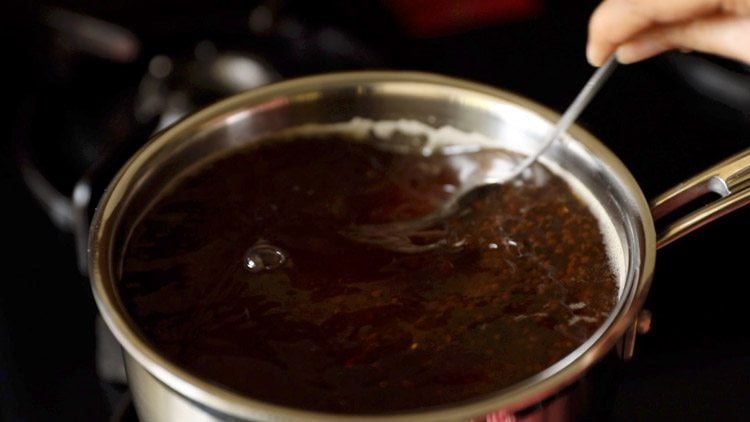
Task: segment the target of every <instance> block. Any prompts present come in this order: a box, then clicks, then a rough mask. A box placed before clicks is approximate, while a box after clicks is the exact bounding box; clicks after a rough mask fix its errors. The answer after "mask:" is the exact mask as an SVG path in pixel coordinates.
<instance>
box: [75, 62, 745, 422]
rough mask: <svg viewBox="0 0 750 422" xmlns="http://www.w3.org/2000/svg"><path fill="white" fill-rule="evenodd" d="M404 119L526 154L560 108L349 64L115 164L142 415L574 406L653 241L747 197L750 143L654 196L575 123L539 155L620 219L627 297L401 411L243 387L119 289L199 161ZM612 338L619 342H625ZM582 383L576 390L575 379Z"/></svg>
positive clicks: (113, 195) (93, 256)
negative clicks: (551, 340)
mask: <svg viewBox="0 0 750 422" xmlns="http://www.w3.org/2000/svg"><path fill="white" fill-rule="evenodd" d="M355 117H361V118H366V119H371V120H375V121H381V120H399V119H409V120H416V121H419V122H422V123H424V124H426V125H429V126H432V127H441V126H451V127H453V128H456V129H459V130H461V131H465V132H470V133H471V132H476V133H478V134H481V135H484V136H485V137H488V138H491V139H494V140H497V142H498V145H499V146H504V147H507V148H510V149H513V150H516V151H519V152H522V153H528V152H531V151H534V150H535V148H536V147H537V146H538V144H539V143H540V142H541V141H542V138H543V137H544V135H545V134H546V133H547V131H548V130H549V128H550V126H551V124H552V122H555V121H557V120H558V118H559V116H558V115H557V114H556V113H554V112H552V111H551V110H548V109H546V108H544V107H542V106H540V105H538V104H535V103H533V102H531V101H529V100H527V99H524V98H521V97H519V96H516V95H514V94H511V93H508V92H505V91H503V90H499V89H496V88H493V87H488V86H484V85H480V84H476V83H472V82H468V81H463V80H457V79H452V78H447V77H443V76H438V75H431V74H423V73H408V72H351V73H336V74H328V75H321V76H312V77H306V78H301V79H296V80H290V81H286V82H281V83H277V84H274V85H269V86H267V87H263V88H259V89H255V90H251V91H248V92H246V93H243V94H239V95H237V96H234V97H231V98H228V99H226V100H223V101H221V102H219V103H217V104H215V105H212V106H210V107H208V108H205V109H203V110H201V111H199V112H197V113H195V114H193V115H191V116H189V117H188V118H186V119H184V120H182V121H180V122H178V123H177V124H176V125H174V126H172V127H170V128H168V129H166V130H165V131H163V132H161V133H159V134H157V135H156V136H154V137H153V138H152V139H151V140H150V141H149V142H148V143H147V144H146V145H145V146H144V147H143V148H141V149H140V150H139V151H138V152H137V153H136V154H135V155H134V156H133V157H132V158H131V159H130V160H129V161H128V162H127V164H126V165H125V166H124V167H123V168H122V169H121V170H120V172H119V173H118V174H117V176H116V177H115V178H114V179H113V181H112V182H111V184H110V186H109V188H108V190H107V191H106V193H105V195H104V197H103V198H102V200H101V202H100V204H99V207H98V208H97V211H96V214H95V216H94V220H93V223H92V226H91V227H92V230H91V236H90V241H89V257H90V268H89V269H90V277H91V283H92V288H93V292H94V295H95V298H96V301H97V304H98V307H99V310H100V312H101V314H102V316H103V318H104V320H105V321H106V323H107V325H108V326H109V328H110V329H111V330H112V332H113V333H114V334H115V336H116V337H117V339H118V341H119V342H120V343H121V345H122V347H123V348H124V351H125V359H126V368H127V373H128V382H129V385H130V388H131V391H132V394H133V400H134V403H135V406H136V409H137V412H138V415H139V417H140V419H141V420H143V421H175V420H179V421H183V420H227V419H229V420H257V421H282V420H284V421H287V420H291V421H303V420H304V421H361V420H373V421H394V420H402V419H407V420H413V421H430V422H435V421H449V420H450V421H467V420H488V421H489V420H491V421H501V420H529V421H533V420H547V419H544V418H546V417H549V416H551V415H553V416H554V418H555V419H554V420H566V419H572V418H573V417H574V416H575V415H576V414H577V413H576V412H577V411H578V410H579V409H575V406H573V405H572V404H571V402H572V399H571V398H572V397H575V396H576V394H577V393H576V392H575V391H576V387H577V386H578V385H580V384H581V383H580V381H582V380H585V379H586V377H587V376H589V374H590V373H591V372H592V371H593V370H594V369H595V367H596V366H597V365H599V364H600V363H601V362H602V361H603V359H604V358H605V357H607V356H611V355H613V354H614V351H615V350H619V351H620V355H621V356H624V357H626V358H627V357H628V356H629V355H630V354H631V353H632V348H633V342H634V340H635V333H636V330H637V326H638V322H639V313H640V311H641V306H642V304H643V302H644V300H645V298H646V295H647V292H648V289H649V284H650V281H651V277H652V274H653V271H654V266H655V261H656V251H657V249H658V248H660V247H662V246H664V245H667V244H668V243H670V242H672V241H674V240H677V239H678V238H679V237H681V236H683V235H685V234H687V233H689V232H690V231H692V230H694V229H696V228H698V227H700V226H701V225H703V224H706V223H708V222H710V221H711V220H713V219H715V218H718V217H720V216H722V215H724V214H726V213H729V212H731V211H732V210H736V209H738V208H740V207H742V206H744V205H747V204H748V203H750V150H746V151H743V152H741V153H739V154H738V155H736V156H734V157H731V158H729V159H728V160H726V161H725V162H723V163H721V164H719V165H717V166H716V167H714V168H712V169H709V170H707V171H706V172H704V173H701V174H699V175H697V176H695V177H694V178H691V179H690V180H687V181H685V182H684V183H681V184H680V185H678V186H677V187H675V188H674V189H672V190H670V191H669V192H667V193H665V194H664V195H662V196H660V197H658V198H656V199H654V200H653V201H652V202H651V204H649V202H648V201H647V200H646V199H645V198H644V195H643V193H642V191H641V188H640V187H639V185H638V183H637V182H636V180H635V179H634V178H633V176H632V175H631V174H630V172H629V171H628V169H627V168H626V167H625V166H624V165H623V164H622V163H621V162H620V160H619V159H618V158H617V157H616V156H615V155H614V154H613V153H612V152H610V151H609V150H608V149H607V148H606V147H605V146H604V145H603V144H602V143H601V142H600V141H598V140H597V139H596V138H595V137H594V136H592V135H591V134H589V133H587V132H586V131H585V130H583V129H582V128H581V127H578V126H575V127H573V128H572V129H571V130H570V131H569V132H568V134H567V135H565V136H564V137H563V138H562V139H561V141H560V142H556V143H555V144H554V145H553V146H552V147H551V148H549V149H548V150H547V151H546V152H545V154H544V155H543V156H542V157H541V161H542V162H543V163H548V164H551V165H554V166H556V167H558V168H559V169H560V170H561V171H563V172H565V173H566V174H567V175H569V176H571V177H572V178H573V179H575V180H576V181H577V182H579V183H580V184H581V185H582V186H584V187H585V189H586V190H588V191H589V192H590V194H591V195H590V196H591V197H592V198H593V200H594V201H596V202H597V203H598V205H599V206H600V207H601V208H602V209H603V210H604V211H605V215H606V217H607V218H608V219H609V220H610V222H611V225H612V226H613V227H614V231H615V232H616V238H617V242H615V243H616V245H615V249H616V253H615V254H614V255H615V256H619V258H618V259H619V260H620V262H619V264H620V266H621V268H623V277H622V280H621V286H620V295H619V300H618V302H617V304H616V306H615V307H614V309H613V310H612V313H611V315H610V316H609V317H608V319H607V320H606V322H605V323H604V324H603V325H602V326H601V327H600V328H599V329H598V330H597V331H596V332H595V334H594V335H593V336H592V337H591V338H589V339H588V340H587V341H586V342H585V343H584V344H582V345H581V346H580V347H578V348H577V349H575V350H574V351H573V352H572V353H570V354H569V355H568V356H566V357H564V358H563V359H562V360H560V361H559V362H557V363H555V364H554V365H552V366H550V367H549V368H547V369H546V370H544V371H543V372H541V373H539V374H536V375H535V376H533V377H531V378H529V379H526V380H524V381H522V382H519V383H517V384H515V385H513V386H511V387H509V388H506V389H504V390H502V391H498V392H497V393H496V394H494V395H492V396H491V397H484V398H482V399H480V400H477V401H474V402H470V403H461V404H457V405H454V406H450V407H446V408H441V409H439V410H438V409H425V410H417V411H411V412H407V413H401V414H394V415H390V414H389V415H356V416H353V415H333V414H324V413H319V412H310V411H305V410H301V409H292V408H287V407H283V406H279V405H276V404H270V403H265V402H261V401H259V400H254V399H253V398H250V397H244V396H241V395H239V394H236V393H233V392H232V391H229V390H226V389H223V388H221V387H219V386H217V385H215V384H212V383H209V382H207V381H205V380H202V379H200V378H198V377H196V376H194V375H193V374H191V373H189V372H187V371H185V370H183V369H182V368H180V367H178V366H176V365H175V364H173V363H172V362H170V361H169V360H167V359H166V358H165V357H164V356H163V355H161V354H160V353H159V351H158V350H157V349H155V348H154V347H153V346H152V345H151V344H150V343H149V342H148V341H147V340H146V339H145V338H144V337H143V336H142V334H141V333H140V331H139V330H138V327H137V326H135V324H134V322H133V320H132V319H131V318H130V317H129V316H128V313H127V311H126V309H125V307H124V305H123V302H122V300H121V298H120V297H119V296H118V295H119V293H118V290H119V289H118V288H117V283H118V279H119V277H118V265H119V264H118V263H119V257H120V256H121V254H122V250H123V246H124V239H125V237H126V235H127V233H128V230H129V228H130V227H132V225H133V224H134V222H135V221H136V220H137V219H138V217H139V216H140V215H141V214H142V212H143V211H144V209H145V208H146V207H147V206H148V204H149V203H150V201H151V200H152V199H153V198H154V197H155V196H156V195H157V193H158V192H159V191H160V190H161V189H163V188H164V187H165V186H166V185H168V184H169V181H170V180H172V179H173V178H175V177H176V176H178V175H179V174H181V173H182V172H184V171H185V170H186V169H187V168H189V167H190V166H191V165H192V164H195V163H196V162H198V161H200V160H202V159H204V158H205V157H207V156H209V155H211V154H215V153H217V152H220V151H224V150H227V149H229V148H234V147H237V146H238V145H243V144H247V143H252V142H255V141H256V140H257V139H258V138H259V137H261V135H264V134H269V133H273V132H276V131H279V130H283V129H287V128H291V127H297V126H301V125H307V124H329V123H338V122H347V121H350V120H351V119H352V118H355ZM706 192H716V193H718V194H719V195H720V196H721V197H720V198H719V199H717V200H714V201H713V202H711V203H709V204H708V205H705V206H703V207H702V208H699V209H698V210H696V211H693V212H692V213H689V214H687V215H686V216H683V217H680V218H679V219H677V220H676V221H674V222H673V223H671V224H669V225H668V226H667V227H666V228H665V229H664V231H662V232H659V233H657V232H656V230H655V228H654V219H655V218H662V217H665V216H667V215H670V214H674V212H675V211H677V210H678V209H681V208H682V207H683V205H685V204H687V203H689V202H691V201H692V200H693V199H695V198H697V197H699V196H701V195H702V194H703V193H706ZM616 346H617V347H616ZM579 390H580V389H579Z"/></svg>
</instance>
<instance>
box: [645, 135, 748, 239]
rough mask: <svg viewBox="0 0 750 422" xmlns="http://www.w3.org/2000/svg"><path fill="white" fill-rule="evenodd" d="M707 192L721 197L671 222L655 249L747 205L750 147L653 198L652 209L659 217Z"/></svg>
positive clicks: (656, 217) (655, 216) (686, 204)
mask: <svg viewBox="0 0 750 422" xmlns="http://www.w3.org/2000/svg"><path fill="white" fill-rule="evenodd" d="M709 192H713V193H715V194H718V195H720V198H719V199H716V200H714V201H712V202H710V203H708V204H706V205H704V206H702V207H701V208H699V209H697V210H695V211H692V212H690V213H689V214H687V215H685V216H683V217H681V218H679V219H678V220H676V221H674V222H672V223H670V224H669V225H668V226H667V227H665V228H664V229H663V230H662V231H661V232H659V234H658V236H657V240H656V246H657V248H660V247H662V246H666V245H668V244H670V243H672V242H674V241H675V240H677V239H679V238H681V237H682V236H684V235H686V234H688V233H690V232H692V231H693V230H696V229H698V228H700V227H702V226H704V225H706V224H708V223H710V222H711V221H713V220H716V219H717V218H719V217H721V216H722V215H725V214H728V213H730V212H732V211H734V210H737V209H739V208H742V207H743V206H745V205H748V204H750V149H746V150H744V151H741V152H740V153H738V154H736V155H734V156H732V157H730V158H727V159H726V160H724V161H722V162H721V163H718V164H716V165H714V166H712V167H711V168H709V169H706V170H705V171H703V172H701V173H699V174H697V175H695V176H693V177H691V178H690V179H688V180H686V181H685V182H683V183H680V184H679V185H677V186H675V187H673V188H672V189H670V190H668V191H667V192H664V193H663V194H661V195H659V196H658V197H657V198H654V200H653V201H652V202H651V211H652V213H653V216H654V218H655V219H657V220H658V219H660V218H664V217H667V216H668V215H669V214H670V213H673V212H676V211H679V210H680V209H681V208H682V207H686V206H688V205H690V204H691V203H692V201H694V200H696V199H697V198H700V197H702V196H703V195H705V194H707V193H709Z"/></svg>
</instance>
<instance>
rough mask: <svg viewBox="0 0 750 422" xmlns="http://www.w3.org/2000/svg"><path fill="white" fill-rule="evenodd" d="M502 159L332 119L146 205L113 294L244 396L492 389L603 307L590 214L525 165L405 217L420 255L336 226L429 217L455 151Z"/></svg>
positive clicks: (372, 403) (409, 402)
mask: <svg viewBox="0 0 750 422" xmlns="http://www.w3.org/2000/svg"><path fill="white" fill-rule="evenodd" d="M507 159H508V157H507V155H505V153H503V152H498V151H479V152H471V153H463V154H458V155H441V154H439V153H435V154H432V155H430V156H423V155H420V154H408V153H396V152H389V151H386V150H382V149H378V148H375V147H373V146H372V145H369V144H368V143H367V142H352V141H349V140H346V139H342V138H341V136H340V135H329V136H325V135H310V136H307V137H303V138H299V139H296V140H293V141H284V142H269V143H263V144H261V145H256V146H253V147H251V148H247V149H243V150H239V151H237V152H235V153H233V154H230V155H226V156H224V157H222V158H220V159H218V160H215V161H213V162H212V163H211V164H210V165H206V166H204V167H202V168H200V169H199V170H198V171H197V172H195V173H194V174H191V175H189V176H187V177H185V178H184V179H183V180H182V181H181V182H180V183H178V184H177V185H176V186H175V187H174V188H173V189H172V190H171V191H170V192H168V193H166V194H165V195H163V196H162V197H161V198H160V199H159V200H158V201H157V202H156V204H155V206H153V207H152V208H151V209H150V210H149V211H148V212H147V213H146V214H145V215H144V217H143V218H142V219H141V221H140V222H139V224H138V225H137V226H136V227H135V228H134V229H133V232H132V235H131V237H130V240H129V243H128V245H127V247H126V250H125V253H124V256H123V261H122V269H123V270H122V271H123V273H122V284H121V295H122V298H123V300H124V302H125V304H126V306H127V308H128V310H129V312H130V314H131V316H132V317H133V318H134V320H135V321H136V322H137V324H138V325H139V327H140V328H141V330H142V332H143V333H144V335H145V336H146V337H147V338H148V339H150V341H152V342H153V344H155V345H156V347H157V348H158V349H159V350H161V351H162V352H163V353H164V354H165V355H166V356H167V357H168V358H169V359H171V360H173V361H174V362H175V363H177V364H179V365H181V366H182V367H184V368H185V369H187V370H188V371H191V372H193V373H194V374H196V375H198V376H200V377H202V378H204V379H206V380H209V381H212V382H215V383H217V384H220V385H224V386H226V387H228V388H230V389H232V390H235V391H237V392H240V393H243V394H246V395H247V396H250V397H253V398H256V399H260V400H264V401H269V402H273V403H278V404H283V405H287V406H292V407H299V408H304V409H312V410H319V411H330V412H339V413H376V414H380V413H387V412H393V411H402V410H411V409H417V408H424V407H431V406H438V405H445V404H450V403H455V402H460V401H464V400H469V399H474V398H477V397H481V396H483V395H486V394H490V393H492V392H494V391H498V390H500V389H503V388H505V387H508V386H510V385H512V384H514V383H516V382H519V381H521V380H523V379H526V378H528V377H530V376H532V375H534V374H536V373H538V372H540V371H542V370H543V369H545V368H547V367H549V366H550V365H551V364H553V363H555V362H556V361H558V360H560V359H561V358H563V357H564V356H566V355H567V354H568V353H570V352H571V351H573V350H574V349H575V348H576V347H578V346H579V345H580V344H581V343H582V342H584V341H585V340H586V339H587V338H588V337H589V336H591V334H592V333H593V332H594V331H595V330H596V328H597V327H599V325H600V324H601V323H602V322H603V321H604V319H606V317H607V315H608V314H609V312H610V310H611V309H612V307H613V306H614V303H615V300H616V297H617V278H616V275H615V274H614V273H613V271H612V269H611V268H610V264H609V259H608V257H607V254H606V248H605V246H604V240H603V238H602V235H601V233H600V230H599V222H598V221H597V219H596V218H595V217H594V216H593V215H592V214H591V212H590V211H589V209H588V208H587V206H586V205H585V204H583V203H582V202H581V201H580V200H578V198H577V197H576V195H574V194H573V193H572V192H571V191H570V189H569V187H568V185H567V184H566V183H565V182H564V181H563V180H562V179H560V178H559V177H558V176H556V175H554V174H552V173H550V172H549V171H547V170H546V169H545V168H544V167H542V166H540V165H539V164H536V165H535V166H534V167H533V172H532V177H531V178H526V179H523V180H522V181H521V183H514V184H508V185H505V186H502V187H499V186H496V187H493V188H492V189H489V190H486V191H485V192H483V195H481V196H479V197H477V199H476V200H475V201H474V202H472V203H471V204H470V206H469V207H468V208H466V209H465V210H463V212H461V213H459V214H458V215H456V216H454V217H451V219H450V220H447V221H445V222H443V223H441V224H439V225H437V226H436V227H432V228H430V229H428V230H424V231H423V232H422V233H419V235H418V237H423V241H424V242H434V241H435V239H440V240H441V241H442V246H441V247H439V248H437V249H435V250H430V251H427V252H424V253H397V252H393V251H390V250H387V249H386V248H380V247H378V246H377V245H371V244H365V243H360V242H356V241H354V240H352V239H350V238H348V237H347V236H345V235H343V234H342V233H345V232H346V231H347V230H348V229H349V228H351V227H352V226H354V225H358V224H373V223H383V222H389V221H398V220H401V219H410V218H414V217H417V216H419V215H423V214H426V213H428V212H429V211H431V210H432V209H433V208H434V207H435V206H437V205H438V204H439V203H440V201H441V200H443V199H445V198H446V197H447V196H448V195H449V192H451V191H452V190H454V189H456V187H457V185H458V184H459V183H460V180H461V179H462V176H461V174H462V172H465V171H466V169H467V168H471V166H476V165H488V163H490V164H491V163H492V162H494V161H498V160H501V161H502V160H507ZM414 240H415V241H416V242H419V241H420V239H414Z"/></svg>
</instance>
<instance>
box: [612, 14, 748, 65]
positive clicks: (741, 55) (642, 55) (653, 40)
mask: <svg viewBox="0 0 750 422" xmlns="http://www.w3.org/2000/svg"><path fill="white" fill-rule="evenodd" d="M747 40H750V17H746V18H738V17H735V16H728V15H720V16H714V17H711V18H707V19H702V20H699V21H693V22H690V23H686V24H674V25H669V26H665V27H660V28H656V29H653V30H648V31H645V32H643V33H641V34H639V35H637V36H636V37H635V38H633V39H632V40H630V41H628V42H627V43H625V44H623V45H621V46H620V47H619V48H618V49H617V59H618V61H619V62H620V63H624V64H627V63H633V62H637V61H640V60H643V59H646V58H649V57H653V56H655V55H657V54H660V53H663V52H665V51H668V50H673V49H685V50H694V51H700V52H703V53H709V54H717V55H720V56H723V57H726V58H730V59H735V60H740V61H743V62H745V63H748V64H750V42H748V41H747Z"/></svg>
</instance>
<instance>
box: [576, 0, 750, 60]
mask: <svg viewBox="0 0 750 422" xmlns="http://www.w3.org/2000/svg"><path fill="white" fill-rule="evenodd" d="M672 49H680V50H688V51H690V50H695V51H700V52H703V53H709V54H715V55H719V56H723V57H726V58H730V59H735V60H739V61H743V62H745V63H748V64H750V0H604V1H603V2H602V3H601V4H600V5H599V6H598V7H597V9H596V10H595V11H594V13H593V14H592V15H591V19H590V20H589V38H588V44H587V48H586V56H587V57H588V60H589V62H590V63H591V64H592V65H594V66H600V65H601V64H602V63H603V62H604V61H605V60H606V58H607V57H608V56H609V55H610V54H612V53H613V52H616V53H617V59H618V61H619V62H620V63H624V64H626V63H633V62H637V61H640V60H643V59H647V58H649V57H652V56H655V55H657V54H659V53H662V52H665V51H668V50H672Z"/></svg>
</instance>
